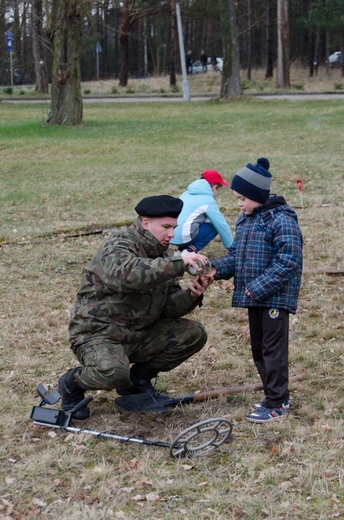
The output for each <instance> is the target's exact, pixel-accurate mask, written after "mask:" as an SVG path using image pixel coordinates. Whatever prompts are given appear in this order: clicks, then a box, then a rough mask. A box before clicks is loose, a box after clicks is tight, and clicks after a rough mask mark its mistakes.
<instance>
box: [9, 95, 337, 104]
mask: <svg viewBox="0 0 344 520" xmlns="http://www.w3.org/2000/svg"><path fill="white" fill-rule="evenodd" d="M250 97H256V98H258V99H263V100H265V101H275V100H276V99H278V100H280V99H288V100H290V101H306V100H319V99H320V100H324V99H326V100H331V99H343V100H344V93H343V94H339V93H338V94H257V95H254V96H253V95H252V96H251V95H250ZM209 99H216V96H191V101H208V100H209ZM83 101H84V103H100V102H101V103H133V102H134V103H135V102H140V103H145V102H146V103H158V102H160V103H163V102H167V101H168V102H179V103H180V102H183V98H182V97H180V96H174V97H167V96H125V97H119V96H118V97H117V96H116V97H115V96H114V97H94V98H84V99H83ZM0 102H1V103H47V104H49V103H50V99H47V98H46V99H43V98H42V99H37V98H35V99H23V98H10V97H9V98H3V99H0Z"/></svg>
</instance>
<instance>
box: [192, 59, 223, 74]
mask: <svg viewBox="0 0 344 520" xmlns="http://www.w3.org/2000/svg"><path fill="white" fill-rule="evenodd" d="M222 69H223V58H216V69H215V68H214V67H213V64H212V62H211V58H208V64H207V72H210V71H211V70H214V71H217V72H222ZM202 72H203V65H202V63H201V62H200V60H197V61H195V62H194V64H193V65H192V74H200V73H202Z"/></svg>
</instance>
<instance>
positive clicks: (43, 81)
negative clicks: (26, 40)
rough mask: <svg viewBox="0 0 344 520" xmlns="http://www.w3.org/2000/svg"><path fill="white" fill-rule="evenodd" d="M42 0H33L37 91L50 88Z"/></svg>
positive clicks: (33, 36)
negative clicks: (44, 43)
mask: <svg viewBox="0 0 344 520" xmlns="http://www.w3.org/2000/svg"><path fill="white" fill-rule="evenodd" d="M42 3H43V2H42V0H32V51H33V61H34V68H35V76H36V92H43V93H47V92H48V90H49V80H48V70H47V65H46V61H45V53H44V45H43V25H42V24H43V16H42V15H43V5H42Z"/></svg>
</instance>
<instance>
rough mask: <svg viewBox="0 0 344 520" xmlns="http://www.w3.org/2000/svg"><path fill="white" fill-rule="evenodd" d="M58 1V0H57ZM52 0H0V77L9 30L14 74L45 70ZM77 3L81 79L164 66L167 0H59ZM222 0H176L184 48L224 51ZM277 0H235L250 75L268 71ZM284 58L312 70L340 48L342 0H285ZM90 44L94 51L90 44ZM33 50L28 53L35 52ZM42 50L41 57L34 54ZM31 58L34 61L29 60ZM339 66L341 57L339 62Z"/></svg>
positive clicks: (160, 70)
mask: <svg viewBox="0 0 344 520" xmlns="http://www.w3.org/2000/svg"><path fill="white" fill-rule="evenodd" d="M59 1H60V2H61V0H59ZM56 2H57V0H0V41H1V42H2V44H1V45H0V84H2V85H8V84H10V52H9V50H8V47H7V35H8V34H10V35H11V38H12V59H13V67H14V70H15V82H16V83H21V82H30V83H35V82H36V78H37V76H38V73H37V67H44V68H45V70H46V75H47V77H48V81H51V75H52V63H53V52H52V45H51V39H52V36H53V35H52V34H51V32H52V30H53V29H54V28H53V26H52V24H51V13H52V10H53V8H54V4H56ZM62 2H64V3H69V4H73V3H74V4H75V5H78V4H79V5H78V7H76V8H78V9H80V4H84V5H83V7H84V9H83V16H82V24H81V25H82V35H81V38H82V46H81V48H82V52H81V55H80V64H81V67H80V68H81V80H82V81H88V80H92V79H96V78H97V76H99V78H101V79H109V78H118V77H120V75H121V74H123V66H125V67H127V71H126V73H127V75H128V76H129V77H136V78H138V77H147V76H149V75H151V76H158V75H162V74H169V73H170V72H171V66H173V63H172V58H171V57H172V56H173V53H176V55H177V59H176V61H175V63H176V66H177V72H180V56H179V50H178V45H177V34H176V30H175V26H174V25H175V20H174V10H175V4H176V1H175V0H169V1H161V0H124V1H118V0H99V1H96V0H62ZM226 2H227V3H228V0H181V1H180V2H179V4H180V9H181V14H182V24H183V33H184V45H185V50H186V51H187V50H190V51H191V53H192V55H193V57H194V59H195V60H196V59H198V58H199V55H200V53H201V50H202V49H204V50H205V52H206V53H207V54H208V56H211V55H213V54H215V55H217V56H223V54H224V48H225V44H224V24H223V23H221V13H223V6H224V4H226ZM278 2H279V0H240V1H235V2H234V6H235V11H236V24H237V37H238V43H239V53H240V66H241V68H242V69H246V70H247V75H248V77H250V70H251V69H252V68H258V67H263V68H265V70H266V76H267V77H271V76H272V75H273V71H274V67H275V66H276V59H277V36H278V34H277V33H278V31H277V5H278ZM288 26H289V34H290V36H289V41H290V49H289V54H290V60H291V61H298V62H299V63H302V64H303V65H304V66H305V67H306V68H308V69H309V74H310V75H313V74H316V72H317V67H318V66H319V65H324V64H326V62H327V57H328V55H329V54H330V53H332V52H334V51H338V50H343V46H344V43H343V42H344V5H343V2H342V0H307V1H305V0H289V2H288ZM97 51H98V52H97ZM35 55H36V60H35ZM42 57H44V59H42ZM35 61H36V63H35ZM342 67H343V65H342Z"/></svg>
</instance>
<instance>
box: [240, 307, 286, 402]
mask: <svg viewBox="0 0 344 520" xmlns="http://www.w3.org/2000/svg"><path fill="white" fill-rule="evenodd" d="M248 318H249V326H250V336H251V347H252V355H253V360H254V362H255V365H256V367H257V369H258V372H259V375H260V378H261V380H262V383H263V386H264V394H265V398H264V400H263V402H262V405H263V406H266V407H267V408H277V407H279V406H281V405H282V404H283V402H284V401H285V400H286V399H289V390H288V343H289V312H288V311H285V310H281V309H269V308H266V307H251V308H249V309H248Z"/></svg>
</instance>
